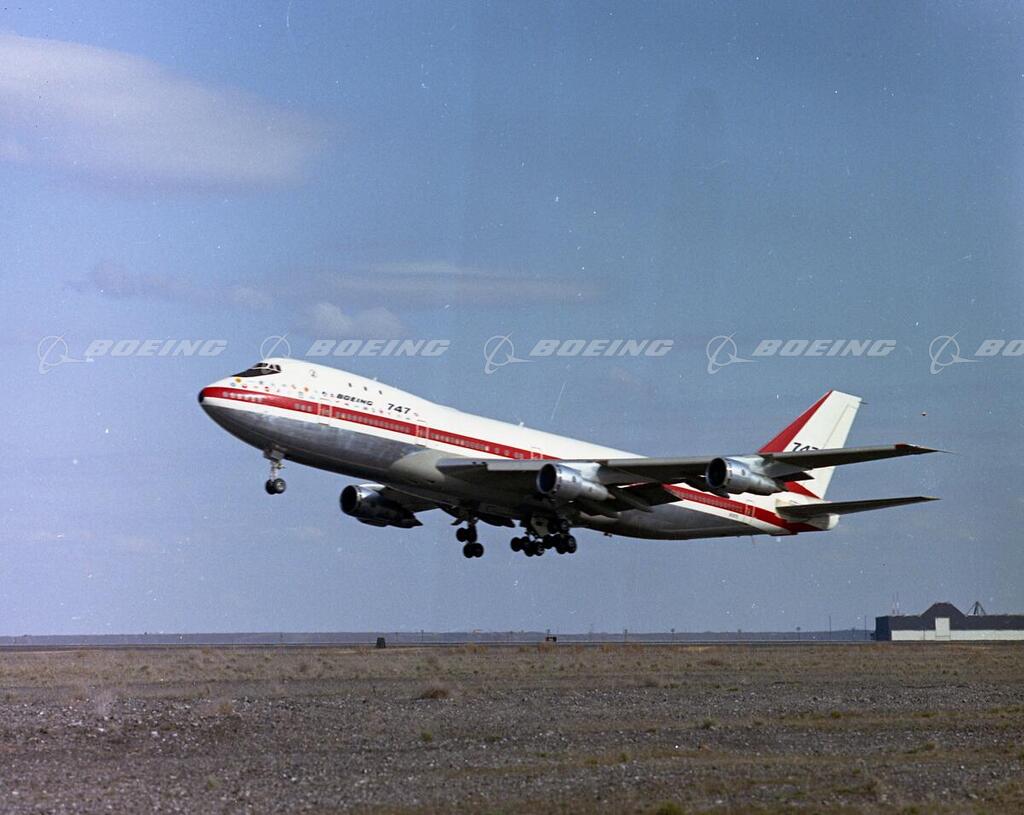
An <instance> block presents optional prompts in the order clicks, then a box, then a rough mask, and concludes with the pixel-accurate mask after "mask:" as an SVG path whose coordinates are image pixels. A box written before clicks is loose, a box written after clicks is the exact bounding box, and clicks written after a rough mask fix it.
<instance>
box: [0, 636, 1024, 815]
mask: <svg viewBox="0 0 1024 815" xmlns="http://www.w3.org/2000/svg"><path fill="white" fill-rule="evenodd" d="M0 765H2V766H4V768H5V772H3V773H0V810H2V811H5V812H7V811H11V812H19V811H26V812H28V811H38V810H40V809H43V810H47V811H61V810H72V809H75V808H79V809H84V810H87V811H90V810H96V809H107V808H108V806H109V807H111V808H112V809H113V810H114V811H136V810H151V809H155V808H158V807H159V808H161V809H168V808H172V809H173V808H178V809H182V810H183V811H210V810H227V811H247V810H251V811H264V810H267V809H271V808H273V809H300V808H303V809H310V810H312V811H315V812H322V813H327V812H340V811H384V812H441V811H453V810H456V811H460V810H461V811H467V812H481V811H483V812H531V813H532V812H594V811H606V812H620V811H633V812H638V813H654V812H662V813H678V812H698V811H705V810H706V811H723V812H758V813H761V812H783V811H792V810H793V809H798V810H806V811H809V812H816V811H823V810H828V811H847V812H906V813H909V812H913V811H917V812H922V813H924V812H929V813H930V812H949V813H953V812H978V813H982V812H1002V811H1024V785H1022V782H1021V781H1020V779H1021V778H1022V777H1024V772H1022V771H1024V648H1021V647H1020V646H1012V645H1011V646H999V645H975V646H966V645H963V646H962V645H955V644H943V645H906V646H901V645H895V646H894V645H891V644H877V645H832V646H786V645H772V646H688V645H676V646H644V645H623V644H617V645H605V646H595V647H584V646H573V645H568V646H562V645H559V646H557V647H556V646H551V645H546V646H540V647H538V646H536V645H533V646H512V647H480V646H469V647H465V648H447V649H441V648H397V649H386V650H383V651H377V650H373V649H368V648H271V649H262V648H175V649H144V650H143V649H139V650H81V651H60V652H48V653H45V652H11V651H8V652H3V653H0Z"/></svg>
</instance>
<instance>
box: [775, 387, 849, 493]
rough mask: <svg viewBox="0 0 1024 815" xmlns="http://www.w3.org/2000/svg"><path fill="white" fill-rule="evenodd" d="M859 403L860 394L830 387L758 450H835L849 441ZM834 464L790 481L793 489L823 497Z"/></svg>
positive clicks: (790, 487) (776, 451)
mask: <svg viewBox="0 0 1024 815" xmlns="http://www.w3.org/2000/svg"><path fill="white" fill-rule="evenodd" d="M859 407H860V397H858V396H851V395H850V394H848V393H842V392H841V391H829V392H828V393H826V394H825V395H824V396H822V397H821V398H820V399H819V400H818V401H817V402H815V403H814V404H813V405H811V406H810V407H809V408H807V410H805V411H804V412H803V413H801V414H800V416H799V417H797V419H796V420H794V421H793V422H792V423H791V424H789V425H788V426H787V427H786V428H785V429H784V430H783V431H782V432H781V433H779V434H778V435H777V436H776V437H775V438H774V439H772V440H771V441H770V442H768V443H767V444H766V445H765V446H764V447H762V448H761V449H760V450H759V451H758V452H761V453H781V452H784V451H794V450H834V449H836V448H839V447H842V446H843V445H844V444H846V437H847V436H848V435H850V427H852V426H853V419H854V417H855V416H856V415H857V409H858V408H859ZM834 470H835V467H822V468H821V469H818V470H811V471H810V472H809V473H808V474H809V475H810V476H811V477H810V478H809V479H807V480H804V481H791V482H789V483H788V484H787V486H788V487H789V489H790V490H791V491H793V492H798V493H801V494H809V495H811V496H812V497H814V498H824V497H825V492H826V491H827V490H828V485H829V482H830V481H831V480H832V472H833V471H834Z"/></svg>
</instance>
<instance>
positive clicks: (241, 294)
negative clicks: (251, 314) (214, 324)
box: [228, 286, 273, 309]
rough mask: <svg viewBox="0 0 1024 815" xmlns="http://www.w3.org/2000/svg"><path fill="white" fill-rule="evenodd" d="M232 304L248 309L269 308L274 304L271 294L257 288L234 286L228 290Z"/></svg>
mask: <svg viewBox="0 0 1024 815" xmlns="http://www.w3.org/2000/svg"><path fill="white" fill-rule="evenodd" d="M228 296H229V297H230V298H231V302H233V303H235V304H236V305H239V306H245V307H247V308H253V309H258V308H269V306H270V304H271V303H272V302H273V298H271V296H270V294H269V292H267V291H265V290H263V289H261V288H259V287H257V286H232V287H231V288H230V289H229V290H228Z"/></svg>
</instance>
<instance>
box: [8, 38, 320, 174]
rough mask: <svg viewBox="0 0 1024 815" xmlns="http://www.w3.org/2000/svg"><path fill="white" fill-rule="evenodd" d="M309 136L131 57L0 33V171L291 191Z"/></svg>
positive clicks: (285, 116)
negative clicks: (285, 186) (14, 166)
mask: <svg viewBox="0 0 1024 815" xmlns="http://www.w3.org/2000/svg"><path fill="white" fill-rule="evenodd" d="M316 145H317V135H316V127H315V126H314V125H313V124H312V122H310V121H309V120H307V119H306V118H304V117H302V116H300V115H297V114H295V113H290V112H287V111H283V110H279V109H277V108H274V107H272V106H270V105H268V104H265V103H263V102H261V101H259V100H257V99H255V98H253V97H252V96H250V95H248V94H244V93H241V92H238V91H234V90H228V89H221V88H214V87H209V86H206V85H203V84H200V83H198V82H195V81H193V80H190V79H187V78H184V77H179V76H176V75H174V74H172V73H171V72H169V71H168V70H166V69H165V68H163V67H162V66H160V65H158V64H156V63H154V62H151V61H149V60H147V59H144V58H142V57H137V56H133V55H131V54H126V53H122V52H120V51H111V50H108V49H104V48H96V47H93V46H89V45H82V44H79V43H73V42H63V41H60V40H46V39H35V38H31V37H20V36H17V35H14V34H0V161H10V162H18V163H24V164H37V165H42V166H45V167H50V168H53V167H56V168H60V169H63V170H65V171H68V172H73V173H78V174H85V175H88V176H93V177H96V178H99V179H102V180H103V181H105V182H108V183H114V184H125V185H139V184H147V183H154V182H157V183H169V184H180V185H185V186H200V187H205V186H224V185H228V186H254V185H265V184H276V183H283V182H289V181H293V180H296V179H297V178H299V177H301V175H302V173H303V169H304V167H305V165H306V164H307V162H308V160H309V159H310V157H311V156H312V154H313V152H314V150H315V149H316Z"/></svg>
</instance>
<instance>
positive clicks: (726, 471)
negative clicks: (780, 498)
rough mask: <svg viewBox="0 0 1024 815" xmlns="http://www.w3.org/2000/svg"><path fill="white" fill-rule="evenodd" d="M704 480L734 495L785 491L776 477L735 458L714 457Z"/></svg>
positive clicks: (713, 486) (715, 487)
mask: <svg viewBox="0 0 1024 815" xmlns="http://www.w3.org/2000/svg"><path fill="white" fill-rule="evenodd" d="M704 480H705V481H706V482H707V485H708V486H709V487H710V488H711V489H713V490H724V491H725V492H728V493H732V494H734V495H738V494H739V493H742V492H749V493H753V494H754V495H772V494H774V493H776V492H785V488H784V487H782V486H781V485H780V484H779V483H778V482H777V481H776V480H775V479H774V478H769V477H768V476H766V475H762V474H761V473H757V472H754V470H752V469H751V468H750V466H749V465H748V464H747V463H746V462H744V461H737V460H736V459H734V458H715V459H712V460H711V461H710V462H709V463H708V468H707V471H706V472H705V473H704Z"/></svg>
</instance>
